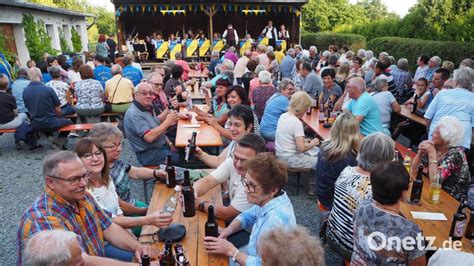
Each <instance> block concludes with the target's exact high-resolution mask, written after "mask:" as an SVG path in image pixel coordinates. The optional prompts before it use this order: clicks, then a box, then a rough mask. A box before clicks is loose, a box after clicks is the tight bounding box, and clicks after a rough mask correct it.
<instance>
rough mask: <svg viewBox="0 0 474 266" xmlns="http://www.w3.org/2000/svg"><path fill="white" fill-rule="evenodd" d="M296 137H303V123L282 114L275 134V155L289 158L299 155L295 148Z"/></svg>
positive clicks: (292, 116)
mask: <svg viewBox="0 0 474 266" xmlns="http://www.w3.org/2000/svg"><path fill="white" fill-rule="evenodd" d="M297 137H304V126H303V123H302V122H301V120H299V119H298V118H297V117H296V116H294V115H291V114H289V113H284V114H282V115H281V116H280V119H278V124H277V130H276V133H275V149H276V155H277V156H291V155H294V154H297V153H300V152H299V151H298V150H297V148H296V138H297Z"/></svg>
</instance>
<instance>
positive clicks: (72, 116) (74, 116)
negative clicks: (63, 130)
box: [63, 113, 122, 118]
mask: <svg viewBox="0 0 474 266" xmlns="http://www.w3.org/2000/svg"><path fill="white" fill-rule="evenodd" d="M119 115H122V114H121V113H102V114H100V116H119ZM76 117H77V114H71V115H65V116H63V118H76Z"/></svg>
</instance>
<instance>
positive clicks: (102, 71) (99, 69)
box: [93, 54, 113, 88]
mask: <svg viewBox="0 0 474 266" xmlns="http://www.w3.org/2000/svg"><path fill="white" fill-rule="evenodd" d="M93 62H94V66H95V67H94V79H95V80H97V81H99V82H100V84H102V88H105V83H106V82H107V80H109V79H111V78H112V75H113V74H112V71H111V69H110V67H107V66H105V58H104V57H103V56H101V55H99V54H96V55H95V56H94V61H93Z"/></svg>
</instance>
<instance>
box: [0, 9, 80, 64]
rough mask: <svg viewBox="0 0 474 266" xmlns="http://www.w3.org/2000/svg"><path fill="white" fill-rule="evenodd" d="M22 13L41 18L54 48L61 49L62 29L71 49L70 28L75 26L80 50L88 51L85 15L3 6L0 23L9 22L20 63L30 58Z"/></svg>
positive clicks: (0, 10)
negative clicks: (60, 34) (60, 32)
mask: <svg viewBox="0 0 474 266" xmlns="http://www.w3.org/2000/svg"><path fill="white" fill-rule="evenodd" d="M23 13H29V14H31V15H33V17H34V18H35V19H36V20H38V19H41V20H43V21H44V23H45V25H46V29H47V32H48V34H49V35H50V36H51V45H52V47H53V48H54V49H57V50H61V45H60V41H59V29H62V30H64V31H65V32H64V35H65V37H66V41H67V43H68V45H69V47H70V48H71V49H72V41H71V28H72V27H75V28H76V30H77V29H79V30H78V33H79V35H80V36H81V42H82V51H88V48H87V47H88V40H87V21H86V19H85V17H79V16H70V15H64V14H58V13H51V12H44V11H39V10H31V9H21V8H17V7H4V6H2V8H1V9H0V23H10V24H12V26H13V33H14V36H15V42H16V47H17V50H18V59H19V60H20V63H21V64H22V65H26V62H27V61H28V60H30V54H29V52H28V49H27V48H26V44H25V40H26V39H25V36H24V31H23V27H22V26H21V22H22V19H23Z"/></svg>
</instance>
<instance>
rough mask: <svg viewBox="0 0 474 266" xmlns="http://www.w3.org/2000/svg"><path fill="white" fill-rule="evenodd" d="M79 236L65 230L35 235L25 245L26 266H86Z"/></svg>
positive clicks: (24, 262) (24, 261) (42, 232)
mask: <svg viewBox="0 0 474 266" xmlns="http://www.w3.org/2000/svg"><path fill="white" fill-rule="evenodd" d="M78 239H79V238H78V236H77V235H76V234H75V233H74V232H70V231H65V230H47V231H41V232H38V233H36V234H34V235H33V236H32V237H31V238H30V239H28V242H27V243H26V245H25V250H24V252H23V253H24V259H23V265H24V266H36V265H84V264H85V261H84V258H83V256H87V255H86V254H85V253H82V248H81V245H80V243H79V241H78Z"/></svg>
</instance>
